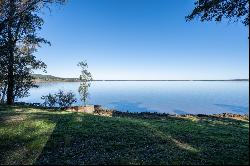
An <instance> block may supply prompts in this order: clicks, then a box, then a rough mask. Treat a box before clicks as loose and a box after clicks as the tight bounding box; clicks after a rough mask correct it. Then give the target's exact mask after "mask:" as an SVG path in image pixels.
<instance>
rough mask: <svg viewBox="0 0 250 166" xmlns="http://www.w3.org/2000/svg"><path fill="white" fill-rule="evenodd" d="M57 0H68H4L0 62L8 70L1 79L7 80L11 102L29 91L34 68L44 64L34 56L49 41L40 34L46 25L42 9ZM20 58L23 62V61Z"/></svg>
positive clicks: (0, 17)
mask: <svg viewBox="0 0 250 166" xmlns="http://www.w3.org/2000/svg"><path fill="white" fill-rule="evenodd" d="M54 2H56V3H64V2H65V0H0V48H1V51H0V56H1V58H0V64H1V72H4V73H3V74H4V77H3V78H1V80H2V81H1V82H4V85H5V86H6V84H7V92H6V93H7V104H9V105H12V104H13V102H14V100H15V94H19V96H23V95H26V94H27V93H26V92H25V91H26V90H27V89H29V88H30V87H32V86H33V83H32V81H31V76H30V74H31V71H32V70H33V69H37V68H43V67H44V64H43V63H42V62H41V61H38V60H36V59H35V57H32V54H33V53H34V52H35V51H36V48H37V47H40V46H41V44H42V43H47V44H49V42H48V41H47V40H45V39H44V38H41V37H39V36H38V35H37V31H38V30H40V29H41V28H42V25H43V19H42V18H41V17H39V16H38V13H39V12H40V11H41V9H43V8H44V7H49V5H50V4H52V3H54ZM24 50H25V51H24ZM25 56H28V58H26V57H25ZM24 59H25V60H24ZM25 61H26V62H27V61H28V62H29V63H26V62H25ZM20 62H22V64H19V63H20ZM19 67H21V68H22V69H19ZM17 71H22V72H23V73H22V74H23V75H22V76H23V79H22V78H20V77H18V76H17V75H16V74H15V73H17ZM1 74H2V73H1ZM20 82H21V84H20ZM23 86H24V87H25V88H23ZM21 89H26V90H24V91H23V92H24V93H23V92H19V90H21Z"/></svg>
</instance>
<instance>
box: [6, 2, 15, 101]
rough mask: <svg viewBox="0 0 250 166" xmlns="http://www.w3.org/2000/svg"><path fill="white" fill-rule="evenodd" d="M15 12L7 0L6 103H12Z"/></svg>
mask: <svg viewBox="0 0 250 166" xmlns="http://www.w3.org/2000/svg"><path fill="white" fill-rule="evenodd" d="M14 13H15V4H14V1H13V0H10V1H9V22H8V62H7V63H8V82H7V84H8V89H7V104H8V105H13V104H14V49H15V43H14V39H13V37H14V36H13V32H12V26H13V16H14Z"/></svg>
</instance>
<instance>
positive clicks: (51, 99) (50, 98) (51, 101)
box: [41, 94, 57, 107]
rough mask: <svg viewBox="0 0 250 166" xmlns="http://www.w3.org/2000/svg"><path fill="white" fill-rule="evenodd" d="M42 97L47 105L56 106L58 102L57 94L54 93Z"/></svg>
mask: <svg viewBox="0 0 250 166" xmlns="http://www.w3.org/2000/svg"><path fill="white" fill-rule="evenodd" d="M41 99H43V100H44V102H43V105H44V106H45V107H54V106H55V105H56V102H57V98H56V95H52V94H48V95H45V96H42V97H41Z"/></svg>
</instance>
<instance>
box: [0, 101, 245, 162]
mask: <svg viewBox="0 0 250 166" xmlns="http://www.w3.org/2000/svg"><path fill="white" fill-rule="evenodd" d="M0 134H1V135H0V164H248V163H249V159H248V157H249V150H248V147H249V137H248V134H249V122H248V121H239V120H232V119H222V118H208V117H203V118H199V117H193V116H190V117H183V118H180V117H168V118H164V119H159V118H158V119H154V118H140V117H137V118H132V117H102V116H95V115H89V114H83V113H72V112H66V111H63V112H60V111H53V110H50V111H47V110H42V109H36V108H31V107H17V106H14V107H7V106H0Z"/></svg>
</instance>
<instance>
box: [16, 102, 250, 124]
mask: <svg viewBox="0 0 250 166" xmlns="http://www.w3.org/2000/svg"><path fill="white" fill-rule="evenodd" d="M15 105H16V106H27V107H34V108H39V109H45V110H53V111H70V112H82V113H89V114H93V115H100V116H108V117H112V116H114V115H115V116H120V117H141V118H153V119H156V118H164V117H208V118H230V119H236V120H249V113H248V114H247V113H246V114H235V113H229V112H223V113H217V114H170V113H158V112H129V111H126V112H123V111H120V110H115V109H109V108H104V107H102V106H101V105H90V106H92V107H93V110H88V109H84V108H85V107H84V106H70V107H65V108H60V107H44V106H42V104H40V103H24V102H17V103H15ZM15 105H14V106H15ZM87 107H88V106H87Z"/></svg>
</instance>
